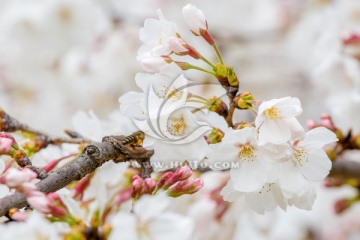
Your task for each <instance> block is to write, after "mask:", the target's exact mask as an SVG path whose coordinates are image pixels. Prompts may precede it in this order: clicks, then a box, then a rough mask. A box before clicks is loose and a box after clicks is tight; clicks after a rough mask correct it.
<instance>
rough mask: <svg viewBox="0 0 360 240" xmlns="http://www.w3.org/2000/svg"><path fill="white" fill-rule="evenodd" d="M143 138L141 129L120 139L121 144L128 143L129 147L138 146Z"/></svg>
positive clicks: (143, 134)
mask: <svg viewBox="0 0 360 240" xmlns="http://www.w3.org/2000/svg"><path fill="white" fill-rule="evenodd" d="M144 139H145V133H144V132H143V131H137V132H134V133H133V134H131V135H130V136H127V137H125V138H124V139H123V140H122V141H121V144H122V145H128V146H130V147H140V146H141V145H142V143H143V141H144Z"/></svg>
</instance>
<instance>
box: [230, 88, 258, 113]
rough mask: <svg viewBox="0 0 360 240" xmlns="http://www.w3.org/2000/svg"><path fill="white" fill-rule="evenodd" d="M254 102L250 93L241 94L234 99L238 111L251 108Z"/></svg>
mask: <svg viewBox="0 0 360 240" xmlns="http://www.w3.org/2000/svg"><path fill="white" fill-rule="evenodd" d="M254 100H255V98H254V96H253V95H252V94H251V93H250V92H242V93H240V94H239V95H238V96H236V97H235V98H234V103H235V105H236V107H237V108H239V109H249V108H252V102H253V101H254Z"/></svg>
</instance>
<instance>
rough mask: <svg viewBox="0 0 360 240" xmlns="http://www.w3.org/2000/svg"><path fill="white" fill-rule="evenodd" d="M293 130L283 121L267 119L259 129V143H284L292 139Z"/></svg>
mask: <svg viewBox="0 0 360 240" xmlns="http://www.w3.org/2000/svg"><path fill="white" fill-rule="evenodd" d="M290 137H291V132H290V129H289V127H288V126H287V125H285V124H284V122H283V121H279V120H270V119H269V120H266V121H265V122H264V123H263V124H262V125H261V127H260V129H259V144H260V145H262V144H266V143H274V144H282V143H285V142H287V141H289V140H290Z"/></svg>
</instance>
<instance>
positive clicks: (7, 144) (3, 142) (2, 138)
mask: <svg viewBox="0 0 360 240" xmlns="http://www.w3.org/2000/svg"><path fill="white" fill-rule="evenodd" d="M14 144H16V141H15V139H14V137H13V136H11V135H10V134H9V133H6V132H0V155H1V154H8V153H9V152H10V150H11V147H12V145H14Z"/></svg>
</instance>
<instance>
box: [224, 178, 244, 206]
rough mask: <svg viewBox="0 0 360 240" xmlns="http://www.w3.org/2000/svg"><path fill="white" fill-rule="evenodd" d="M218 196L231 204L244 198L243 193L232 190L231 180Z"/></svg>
mask: <svg viewBox="0 0 360 240" xmlns="http://www.w3.org/2000/svg"><path fill="white" fill-rule="evenodd" d="M220 195H221V196H223V198H224V200H225V201H228V202H233V201H235V200H237V199H239V198H240V197H242V196H244V194H243V193H241V192H239V191H236V190H235V189H234V186H233V183H232V181H231V180H229V181H228V183H227V184H226V185H225V187H224V188H223V189H222V190H221V192H220Z"/></svg>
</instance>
